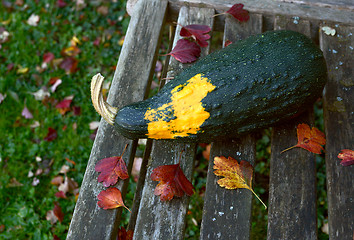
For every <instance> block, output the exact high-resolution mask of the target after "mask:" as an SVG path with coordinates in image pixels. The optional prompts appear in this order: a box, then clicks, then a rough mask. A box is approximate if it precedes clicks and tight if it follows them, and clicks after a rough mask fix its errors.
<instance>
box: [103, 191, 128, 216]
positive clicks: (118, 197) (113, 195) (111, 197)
mask: <svg viewBox="0 0 354 240" xmlns="http://www.w3.org/2000/svg"><path fill="white" fill-rule="evenodd" d="M97 198H98V202H97V205H98V206H99V207H100V208H103V209H113V208H118V207H124V208H125V209H127V210H128V211H129V212H131V211H130V209H129V208H127V207H126V206H125V205H124V203H123V199H122V193H121V192H120V190H119V189H118V188H115V187H112V188H108V189H107V190H102V191H101V192H100V193H99V194H98V196H97Z"/></svg>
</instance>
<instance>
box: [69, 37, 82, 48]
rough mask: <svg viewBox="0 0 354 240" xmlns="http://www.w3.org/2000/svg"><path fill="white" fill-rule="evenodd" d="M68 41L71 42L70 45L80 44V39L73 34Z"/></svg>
mask: <svg viewBox="0 0 354 240" xmlns="http://www.w3.org/2000/svg"><path fill="white" fill-rule="evenodd" d="M70 42H71V46H76V45H77V44H81V41H80V39H78V38H77V37H76V36H73V38H72V39H71V41H70Z"/></svg>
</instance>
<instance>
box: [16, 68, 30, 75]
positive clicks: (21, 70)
mask: <svg viewBox="0 0 354 240" xmlns="http://www.w3.org/2000/svg"><path fill="white" fill-rule="evenodd" d="M28 70H29V68H27V67H26V68H23V67H20V68H19V69H17V71H16V73H17V74H25V73H27V72H28Z"/></svg>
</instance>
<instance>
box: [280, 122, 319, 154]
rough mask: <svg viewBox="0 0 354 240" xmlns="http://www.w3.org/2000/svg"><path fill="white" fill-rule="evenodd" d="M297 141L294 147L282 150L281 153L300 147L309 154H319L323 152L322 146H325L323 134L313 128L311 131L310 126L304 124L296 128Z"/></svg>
mask: <svg viewBox="0 0 354 240" xmlns="http://www.w3.org/2000/svg"><path fill="white" fill-rule="evenodd" d="M297 140H298V143H297V144H296V145H294V146H292V147H290V148H287V149H285V150H283V151H282V153H283V152H285V151H287V150H290V149H292V148H295V147H301V148H303V149H306V150H308V151H310V152H313V153H317V154H321V151H322V150H323V147H322V145H325V144H326V139H325V135H324V133H323V132H321V131H320V130H318V129H317V128H315V127H313V128H312V129H311V128H310V126H309V125H307V124H305V123H301V124H299V125H298V126H297Z"/></svg>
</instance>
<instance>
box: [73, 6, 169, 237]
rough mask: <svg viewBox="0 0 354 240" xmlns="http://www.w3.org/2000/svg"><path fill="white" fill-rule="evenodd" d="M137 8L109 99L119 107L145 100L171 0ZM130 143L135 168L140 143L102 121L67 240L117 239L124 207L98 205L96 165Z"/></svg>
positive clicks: (129, 155) (129, 158)
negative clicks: (112, 207)
mask: <svg viewBox="0 0 354 240" xmlns="http://www.w3.org/2000/svg"><path fill="white" fill-rule="evenodd" d="M137 9H138V10H139V11H140V12H141V14H136V15H135V16H134V17H133V18H132V19H131V22H130V25H129V28H128V31H127V34H126V40H125V42H124V45H123V49H122V52H121V55H120V58H119V61H118V65H117V70H116V72H115V75H114V79H113V82H112V87H111V89H110V92H109V96H108V102H109V103H111V104H112V105H113V106H116V107H122V106H123V105H126V104H128V103H131V102H136V101H138V100H142V99H143V96H144V94H145V92H146V87H147V85H148V81H149V78H150V77H151V73H152V71H153V69H154V66H155V65H154V64H155V59H154V54H153V53H155V52H156V50H157V47H158V46H159V37H160V32H161V27H162V25H163V21H164V16H165V12H166V9H167V1H166V0H163V1H160V0H149V1H140V3H139V5H138V6H137ZM146 39H149V41H146ZM137 69H138V70H137ZM126 143H130V147H129V150H128V151H127V152H126V153H125V154H124V156H123V157H124V160H125V161H126V162H127V161H128V165H130V166H131V164H132V160H133V158H134V154H135V148H136V141H135V142H132V141H129V140H127V139H125V138H123V137H122V136H120V135H119V134H118V133H117V132H116V131H115V130H114V128H113V127H112V126H110V125H109V124H107V123H106V122H105V121H101V124H100V127H99V130H98V133H97V136H96V140H95V142H94V145H93V148H92V152H91V156H90V159H89V161H88V165H87V168H86V172H85V176H84V179H83V183H82V186H81V190H80V195H79V198H78V201H77V204H76V207H75V211H74V215H73V218H72V221H71V224H70V229H69V232H68V235H67V239H79V240H82V239H92V240H94V239H115V238H116V233H117V227H118V226H117V221H119V217H120V212H121V208H119V209H118V210H117V209H116V210H103V209H101V208H99V207H98V206H97V195H98V194H99V192H100V191H101V190H103V189H104V188H103V186H102V184H101V183H98V182H97V176H98V174H97V173H96V172H95V165H96V162H97V161H98V160H100V159H102V158H105V157H111V156H117V155H118V156H119V155H120V154H121V152H122V150H123V149H124V146H125V144H126ZM127 158H128V160H127ZM124 183H125V185H124V186H123V183H122V182H120V183H119V184H118V185H117V186H118V187H119V188H120V189H122V190H124V189H125V188H126V186H127V183H128V181H125V182H124Z"/></svg>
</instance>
